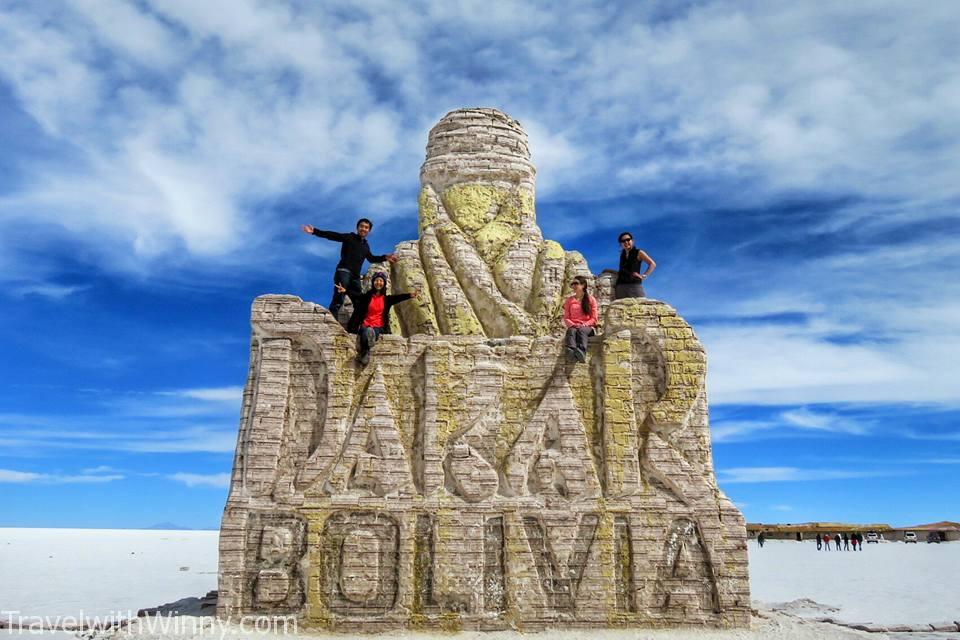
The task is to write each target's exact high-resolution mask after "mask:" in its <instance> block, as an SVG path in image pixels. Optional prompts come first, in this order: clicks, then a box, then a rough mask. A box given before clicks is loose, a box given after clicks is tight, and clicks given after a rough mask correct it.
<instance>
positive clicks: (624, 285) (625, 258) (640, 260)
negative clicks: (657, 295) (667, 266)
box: [614, 231, 657, 300]
mask: <svg viewBox="0 0 960 640" xmlns="http://www.w3.org/2000/svg"><path fill="white" fill-rule="evenodd" d="M618 240H619V241H620V247H621V251H620V269H619V270H618V271H617V282H616V287H615V288H614V293H615V296H614V297H615V299H616V300H620V299H621V298H645V297H646V296H647V294H646V292H645V291H644V290H643V281H644V280H646V279H647V276H649V275H650V274H651V273H653V270H654V269H656V268H657V263H656V262H654V261H653V258H651V257H650V256H648V255H647V254H646V252H645V251H644V250H643V249H638V248H636V247H635V246H633V236H632V235H631V234H630V233H629V232H626V231H624V232H623V233H621V234H620V237H619V238H618ZM644 263H646V265H647V266H646V270H645V271H643V272H642V273H641V272H640V266H641V265H642V264H644Z"/></svg>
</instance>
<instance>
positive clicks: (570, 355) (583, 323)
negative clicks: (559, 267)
mask: <svg viewBox="0 0 960 640" xmlns="http://www.w3.org/2000/svg"><path fill="white" fill-rule="evenodd" d="M570 288H571V289H573V295H572V296H570V297H569V298H567V299H566V301H565V302H564V303H563V324H565V325H566V326H567V335H566V337H565V339H564V344H565V345H566V351H567V359H568V360H571V361H576V362H586V361H587V338H589V337H590V336H592V335H593V334H594V333H595V332H596V331H595V330H596V326H597V317H598V316H597V314H598V312H599V305H598V304H597V300H596V298H594V297H593V296H591V295H590V294H589V293H588V292H587V279H586V278H584V277H583V276H575V277H574V278H573V280H572V281H571V282H570Z"/></svg>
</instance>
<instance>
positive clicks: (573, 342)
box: [563, 327, 594, 353]
mask: <svg viewBox="0 0 960 640" xmlns="http://www.w3.org/2000/svg"><path fill="white" fill-rule="evenodd" d="M593 334H594V331H593V327H569V328H568V329H567V335H566V337H565V338H564V342H563V344H564V346H566V347H567V348H568V349H576V350H577V351H579V352H580V353H586V352H587V338H589V337H590V336H592V335H593Z"/></svg>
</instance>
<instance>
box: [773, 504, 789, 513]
mask: <svg viewBox="0 0 960 640" xmlns="http://www.w3.org/2000/svg"><path fill="white" fill-rule="evenodd" d="M770 508H771V509H772V510H774V511H793V507H791V506H790V505H788V504H775V505H773V506H772V507H770Z"/></svg>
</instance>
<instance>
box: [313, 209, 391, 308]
mask: <svg viewBox="0 0 960 640" xmlns="http://www.w3.org/2000/svg"><path fill="white" fill-rule="evenodd" d="M301 229H303V232H304V233H309V234H311V235H315V236H317V237H318V238H326V239H327V240H333V241H334V242H339V243H341V245H342V246H341V247H340V262H338V263H337V270H336V272H334V274H333V284H334V286H335V287H336V285H340V287H342V288H343V289H344V291H340V290H339V288H340V287H336V288H334V291H333V299H332V300H331V301H330V306H329V309H330V313H332V314H333V317H334V318H337V314H339V313H340V307H342V306H343V297H344V296H345V295H346V296H350V302H352V303H354V304H356V302H355V301H356V299H357V298H358V297H360V295H362V293H363V289H362V287H361V286H360V282H361V281H360V268H361V267H362V266H363V261H364V260H367V261H369V262H383V261H384V260H387V261H389V262H390V263H391V264H393V263H394V262H396V261H397V256H395V255H394V254H392V253H387V254H384V255H382V256H375V255H373V254H372V253H370V245H369V244H367V236H368V235H369V234H370V230H371V229H373V223H372V222H370V221H369V220H367V219H366V218H360V219H359V220H357V231H356V233H352V232H351V233H338V232H336V231H321V230H320V229H317V228H315V227H313V226H311V225H309V224H305V225H303V226H302V227H301ZM338 319H339V318H338Z"/></svg>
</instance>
